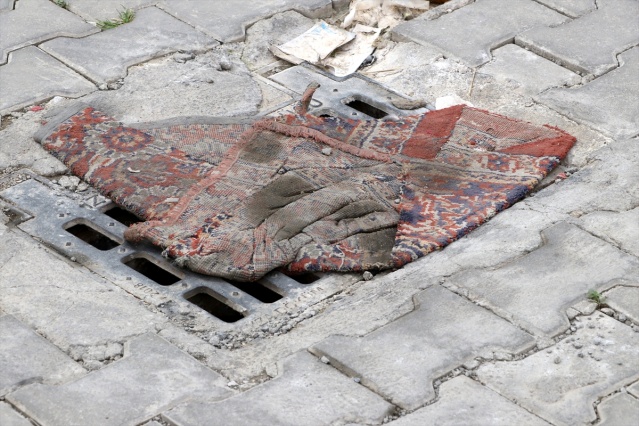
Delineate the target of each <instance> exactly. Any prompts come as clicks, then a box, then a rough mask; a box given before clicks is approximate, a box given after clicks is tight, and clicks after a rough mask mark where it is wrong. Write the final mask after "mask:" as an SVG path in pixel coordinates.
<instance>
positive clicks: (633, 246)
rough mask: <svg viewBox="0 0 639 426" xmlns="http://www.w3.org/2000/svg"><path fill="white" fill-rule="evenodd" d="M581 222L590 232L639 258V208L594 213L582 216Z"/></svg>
mask: <svg viewBox="0 0 639 426" xmlns="http://www.w3.org/2000/svg"><path fill="white" fill-rule="evenodd" d="M580 221H581V224H582V225H581V226H583V227H584V229H586V230H587V231H588V232H590V233H592V234H594V235H597V236H598V237H601V238H604V239H606V240H608V241H612V242H613V243H614V244H616V245H617V246H619V247H620V248H621V249H622V250H625V251H627V252H628V253H631V254H634V255H635V256H637V257H639V226H637V224H639V207H637V208H635V209H632V210H628V211H625V212H621V213H617V212H609V211H600V212H593V213H590V214H587V215H585V216H582V217H581V218H580Z"/></svg>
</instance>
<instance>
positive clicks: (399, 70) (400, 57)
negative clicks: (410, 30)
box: [359, 41, 443, 101]
mask: <svg viewBox="0 0 639 426" xmlns="http://www.w3.org/2000/svg"><path fill="white" fill-rule="evenodd" d="M442 57H443V56H442V54H441V52H440V51H438V50H437V49H435V48H433V47H430V46H422V45H421V44H417V43H414V42H412V41H408V42H393V41H388V42H387V44H386V46H384V47H383V48H381V49H380V48H378V49H377V50H376V51H375V62H374V63H373V65H371V66H368V67H365V68H362V69H361V70H360V71H359V72H360V73H361V74H363V75H365V76H366V77H368V78H371V79H373V80H377V81H379V82H380V83H384V82H386V81H389V80H390V79H391V78H394V79H396V78H398V77H399V76H401V75H402V74H403V73H404V72H406V71H407V70H410V69H414V68H423V67H424V66H426V65H428V64H432V63H433V62H435V61H436V60H438V59H441V58H442ZM432 101H434V99H433V100H432Z"/></svg>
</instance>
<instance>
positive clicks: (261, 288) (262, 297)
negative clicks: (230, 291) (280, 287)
mask: <svg viewBox="0 0 639 426" xmlns="http://www.w3.org/2000/svg"><path fill="white" fill-rule="evenodd" d="M226 281H227V282H228V283H229V284H231V285H232V286H233V287H236V288H238V289H240V290H242V291H243V292H244V293H246V294H248V295H250V296H253V297H254V298H256V299H257V300H259V301H260V302H262V303H274V302H277V301H278V300H280V299H282V297H283V296H282V295H281V294H279V293H276V292H275V291H273V290H271V289H270V288H268V287H266V286H265V285H263V284H262V283H260V282H253V283H247V282H239V281H231V280H226Z"/></svg>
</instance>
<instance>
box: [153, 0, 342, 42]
mask: <svg viewBox="0 0 639 426" xmlns="http://www.w3.org/2000/svg"><path fill="white" fill-rule="evenodd" d="M160 7H162V8H163V9H164V10H166V11H167V12H168V13H170V14H171V15H173V16H175V17H176V18H178V19H180V20H182V21H184V22H186V23H188V24H190V25H192V26H194V27H195V28H197V29H199V30H200V31H203V32H205V33H206V34H209V35H211V36H213V37H215V39H216V40H219V41H221V42H223V43H230V42H234V41H242V40H244V36H245V31H246V28H247V27H248V26H249V25H251V24H253V23H255V22H257V21H259V20H261V19H264V18H268V17H270V16H273V15H275V14H276V13H280V12H285V11H287V10H295V11H297V12H299V13H301V14H302V15H304V16H307V17H309V18H324V17H328V16H330V15H331V13H333V5H332V2H331V0H301V1H295V2H292V1H289V0H262V1H259V2H255V1H252V0H235V1H232V2H229V1H199V2H184V1H182V0H166V1H165V2H164V3H163V4H161V5H160Z"/></svg>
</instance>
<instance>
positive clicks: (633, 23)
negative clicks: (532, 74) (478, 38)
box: [515, 0, 639, 76]
mask: <svg viewBox="0 0 639 426" xmlns="http://www.w3.org/2000/svg"><path fill="white" fill-rule="evenodd" d="M597 4H598V6H599V8H598V9H597V10H595V11H593V12H591V13H589V14H587V15H585V16H582V17H581V18H578V19H575V20H573V21H571V22H567V23H565V24H564V25H559V26H557V27H554V28H534V29H531V30H529V31H527V32H525V33H523V34H520V35H518V36H517V38H516V39H515V40H516V43H517V44H519V45H521V46H523V47H526V48H528V49H530V50H532V51H533V52H535V53H537V54H539V55H542V56H544V57H546V58H549V59H553V60H555V61H557V62H559V63H561V65H563V66H565V67H567V68H569V69H572V70H573V71H579V72H584V73H588V74H593V75H595V76H598V75H602V74H604V73H606V72H607V71H610V70H611V69H613V68H616V67H617V59H616V55H617V54H619V53H621V52H623V51H624V50H626V49H628V48H629V47H632V46H633V45H636V44H638V43H639V3H638V2H637V1H636V0H598V2H597ZM594 28H596V30H595V31H593V29H594Z"/></svg>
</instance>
